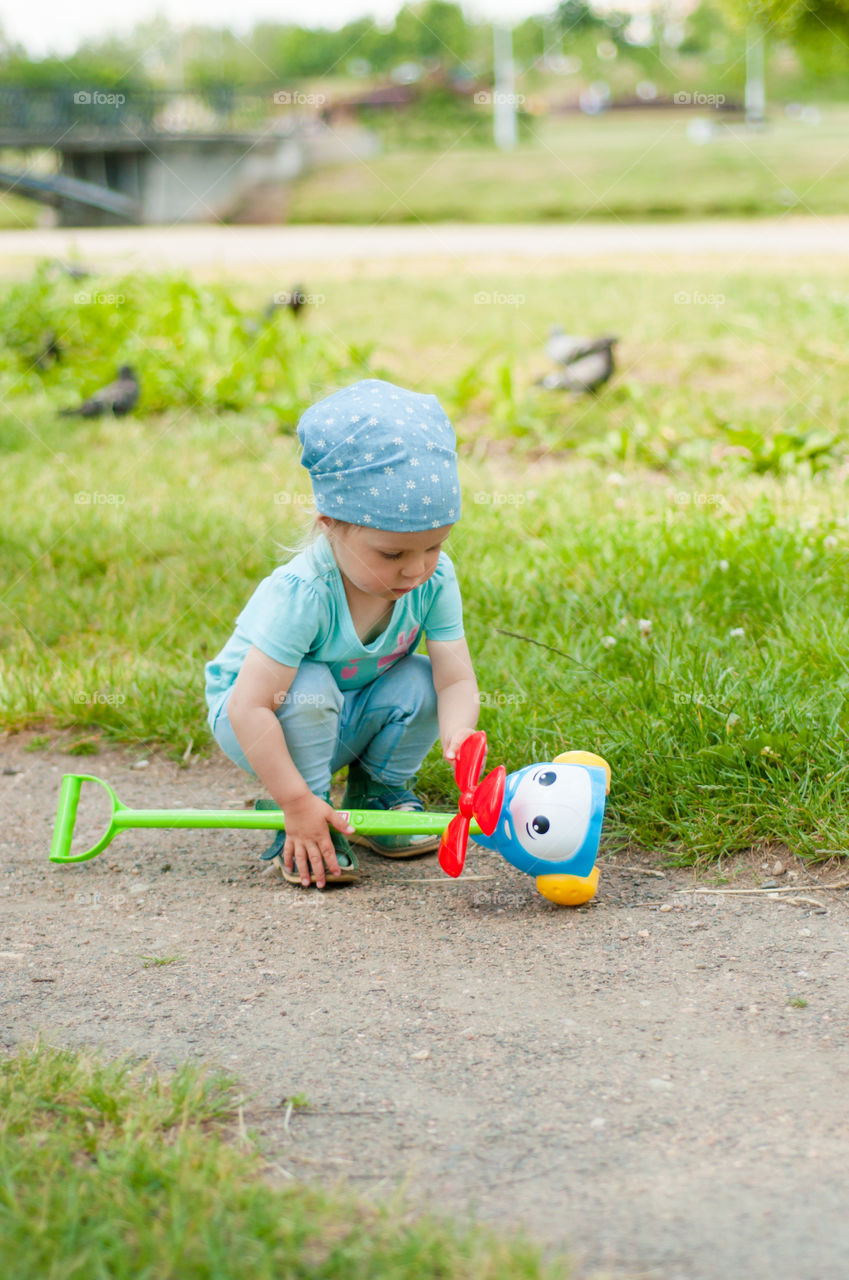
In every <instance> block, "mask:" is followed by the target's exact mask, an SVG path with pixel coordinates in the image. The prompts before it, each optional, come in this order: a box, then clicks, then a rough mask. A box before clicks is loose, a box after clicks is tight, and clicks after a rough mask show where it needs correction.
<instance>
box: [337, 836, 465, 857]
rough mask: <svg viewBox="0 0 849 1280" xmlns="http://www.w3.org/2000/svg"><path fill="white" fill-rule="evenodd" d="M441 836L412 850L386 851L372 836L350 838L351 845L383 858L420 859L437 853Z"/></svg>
mask: <svg viewBox="0 0 849 1280" xmlns="http://www.w3.org/2000/svg"><path fill="white" fill-rule="evenodd" d="M441 839H442V837H441V836H434V837H433V839H432V840H428V841H427V842H426V843H424V844H417V845H415V847H414V848H411V849H392V850H389V849H384V848H382V846H381V845H380V844H379V843H378V842H377V841H376V840H372V839H371V837H370V836H365V835H360V834H359V833H356V832H355V834H354V835H352V836H348V842H349V844H358V845H363V846H364V847H365V848H366V849H370V850H371V851H372V853H379V854H380V856H381V858H420V857H421V856H422V854H424V853H435V852H436V850H437V849H438V848H439V842H440V840H441Z"/></svg>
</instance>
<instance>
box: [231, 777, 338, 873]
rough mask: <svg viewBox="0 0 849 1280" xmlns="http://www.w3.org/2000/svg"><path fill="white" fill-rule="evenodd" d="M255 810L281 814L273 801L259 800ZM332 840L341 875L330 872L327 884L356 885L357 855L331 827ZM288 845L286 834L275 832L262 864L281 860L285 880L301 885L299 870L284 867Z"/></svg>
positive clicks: (326, 795)
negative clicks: (285, 851)
mask: <svg viewBox="0 0 849 1280" xmlns="http://www.w3.org/2000/svg"><path fill="white" fill-rule="evenodd" d="M322 799H323V800H326V801H327V803H328V804H330V792H329V791H328V792H326V793H325V794H324V795H323V796H322ZM254 808H255V809H276V810H277V812H278V813H279V812H280V805H279V804H275V803H274V801H273V800H271V799H264V798H263V799H260V800H257V802H256V804H255V805H254ZM328 829H329V831H330V839H331V840H332V841H333V848H334V849H335V850H336V861H337V862H338V863H339V870H340V871H341V873H342V874H341V875H339V876H334V875H331V874H330V872H329V871H328V873H327V884H356V883H357V882H358V881H359V879H360V867H359V863H358V862H357V859H356V855H355V853H354V851H353V849H352V848H351V846H350V844H349V843H348V841H347V839H346V838H345V836H344V835H343V834H342V832H341V831H337V830H336V829H335V827H329V828H328ZM285 843H286V832H285V831H275V833H274V839H273V840H272V842H271V844H270V845H269V846H268V848H267V849H266V850H265V852H264V853H261V854H260V861H261V862H271V861H272V860H273V859H274V858H279V860H280V870H281V871H282V872H283V879H284V880H287V881H288V882H289V884H300V883H301V876H300V873H299V872H298V871H297V870H292V871H287V870H286V868H285V867H284V866H283V846H284V845H285ZM310 883H311V884H315V876H314V875H312V874H310Z"/></svg>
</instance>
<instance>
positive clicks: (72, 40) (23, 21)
mask: <svg viewBox="0 0 849 1280" xmlns="http://www.w3.org/2000/svg"><path fill="white" fill-rule="evenodd" d="M555 2H556V0H464V2H463V7H464V9H465V10H466V13H467V14H468V15H469V16H470V17H474V18H490V19H499V20H504V21H510V20H513V21H518V20H521V19H522V18H526V17H528V15H529V14H534V13H545V12H546V11H548V10H552V9H554V8H555ZM400 4H401V0H310V3H309V5H304V3H303V0H297V2H296V0H236V2H234V0H164V2H163V0H120V3H119V4H116V2H115V0H75V2H74V3H70V4H69V3H68V0H0V25H2V28H3V31H4V32H5V35H6V38H7V39H8V40H13V41H16V42H18V43H20V44H23V45H24V46H25V48H26V49H27V50H28V51H29V52H30V53H32V54H34V55H36V56H43V55H44V54H47V53H59V54H65V53H70V52H72V51H73V49H74V48H76V46H77V44H78V43H79V42H80V40H82V39H88V38H91V37H99V36H103V35H107V34H108V33H110V32H113V31H116V32H124V31H129V30H131V29H132V27H134V26H135V24H136V23H137V22H143V21H146V20H147V19H149V18H152V17H153V16H154V15H155V14H157V13H164V14H165V16H166V17H167V18H169V19H170V21H171V22H173V23H175V24H186V25H192V24H200V23H202V24H205V25H207V26H213V27H214V26H222V27H230V28H231V29H233V30H235V31H237V32H238V31H247V30H249V29H250V28H251V27H252V26H253V24H254V23H255V22H257V21H260V20H267V19H272V20H276V21H278V22H297V23H301V24H303V23H304V22H305V21H306V22H309V25H310V26H327V27H339V26H342V25H344V23H346V22H350V21H351V20H352V19H353V18H359V17H361V16H362V15H363V14H364V13H371V14H374V15H375V16H376V17H378V18H381V19H387V18H391V17H392V15H393V14H394V13H395V12H396V11H397V10H398V8H400ZM622 7H625V6H624V5H623V6H622Z"/></svg>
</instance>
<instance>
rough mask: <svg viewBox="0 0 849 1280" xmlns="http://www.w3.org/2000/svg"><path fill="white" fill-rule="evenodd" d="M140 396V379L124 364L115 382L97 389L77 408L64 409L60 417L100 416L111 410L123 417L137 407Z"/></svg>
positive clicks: (116, 415) (117, 415)
mask: <svg viewBox="0 0 849 1280" xmlns="http://www.w3.org/2000/svg"><path fill="white" fill-rule="evenodd" d="M138 398H139V380H138V378H137V377H136V375H135V373H134V371H133V370H132V369H131V368H130V366H129V365H128V364H122V365H121V368H120V369H119V370H118V376H117V378H116V379H115V381H114V382H110V383H108V385H107V386H105V387H101V388H100V390H99V391H95V392H94V394H93V395H90V396H89V397H88V399H87V400H83V402H82V404H81V405H78V406H77V408H76V409H62V410H61V412H60V417H62V418H99V417H100V416H101V415H102V414H104V413H110V412H111V413H112V414H113V415H114V416H115V417H116V418H123V416H124V414H125V413H129V412H130V410H131V409H134V408H135V407H136V404H137V402H138Z"/></svg>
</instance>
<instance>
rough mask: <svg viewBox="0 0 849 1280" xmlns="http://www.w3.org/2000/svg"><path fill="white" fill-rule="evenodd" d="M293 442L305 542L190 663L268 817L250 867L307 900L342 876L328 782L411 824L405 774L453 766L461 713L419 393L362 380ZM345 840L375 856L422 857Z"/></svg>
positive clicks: (444, 457) (470, 716) (440, 517)
mask: <svg viewBox="0 0 849 1280" xmlns="http://www.w3.org/2000/svg"><path fill="white" fill-rule="evenodd" d="M298 438H299V440H300V442H301V444H302V446H303V453H302V456H301V462H302V463H303V465H304V466H305V467H306V468H307V470H308V472H309V474H310V478H311V480H312V487H313V494H314V497H315V506H316V512H317V515H316V532H317V534H318V537H317V538H316V540H315V541H314V542H313V543H312V544H311V545H310V546H309V547H308V548H307V550H306V551H304V552H302V553H301V554H300V555H297V556H295V558H294V559H292V560H290V561H289V563H288V564H285V565H282V566H280V568H278V569H275V571H274V572H273V573H272V574H271V575H270V576H269V577H267V578H266V579H265V580H264V581H263V582H261V583H260V585H259V586H258V587H257V589H256V591H255V592H254V594H253V595H252V596H251V598H250V600H249V601H248V603H247V605H246V606H245V608H244V609H243V611H242V612H241V613H240V615H239V617H238V618H237V620H236V629H235V631H234V632H233V635H232V636H231V637H230V639H229V640H228V642H227V644H226V645H225V646H224V648H223V649H222V650H221V652H220V653H219V654H218V656H217V657H216V658H214V659H213V661H212V662H209V663H207V665H206V697H207V702H208V704H209V723H210V727H211V729H212V732H213V734H214V735H215V738H216V740H217V742H218V743H219V745H220V746H221V748H222V749H223V750H224V751H225V752H226V754H227V755H228V756H229V757H230V759H231V760H233V761H234V762H235V763H236V764H238V765H240V766H241V768H243V769H246V770H247V771H248V772H252V773H255V774H256V775H257V777H258V778H259V779H260V780H261V781H262V782H263V783H264V784H265V786H266V787H267V789H268V791H269V793H270V796H271V801H265V802H263V801H260V802H259V805H260V806H261V807H270V808H277V807H279V808H280V809H282V810H283V811H284V813H285V816H286V829H285V831H281V832H279V833H278V835H277V839H276V840H275V841H274V843H273V844H272V846H271V847H270V849H268V850H267V851H266V853H265V854H263V857H264V858H272V857H275V856H277V855H282V865H283V874H284V876H285V877H286V879H287V880H288V881H289V882H290V883H292V884H303V885H309V884H311V883H312V884H315V885H317V886H318V888H320V889H321V888H323V887H324V884H325V882H326V878H327V877H326V872H327V871H329V872H330V873H331V875H332V876H333V877H334V878H335V879H337V880H347V881H353V880H357V879H359V868H358V866H357V861H356V857H355V856H354V853H353V850H352V849H351V846H350V844H349V843H348V841H347V840H346V838H345V836H346V835H352V836H353V828H352V827H351V826H350V825H349V823H348V822H347V821H346V820H345V819H344V818H343V817H342V816H341V815H340V814H339V813H337V812H336V811H335V810H334V809H333V808H332V806H331V804H330V779H331V776H332V775H333V773H335V771H336V770H337V769H341V768H342V767H343V766H344V765H348V784H347V789H346V791H345V796H344V799H343V801H342V808H343V809H419V810H420V809H421V808H422V803H421V801H420V800H419V798H418V797H417V796H416V794H415V792H414V791H412V790H411V787H412V786H413V785H414V784H415V776H414V775H415V774H416V772H417V770H418V768H419V766H420V765H421V763H422V761H423V760H424V758H425V756H426V755H427V754H428V752H429V751H430V748H431V747H432V746H433V744H434V742H435V741H436V739H437V737H439V738H440V740H441V743H442V752H443V756H444V758H445V759H446V760H454V758H455V756H456V753H457V750H458V748H459V746H460V744H461V743H462V742H463V741H464V740H465V739H466V738H467V737H468V736H469V734H470V733H472V732H474V729H475V726H476V724H477V718H478V707H479V700H478V689H477V683H476V681H475V675H474V671H473V669H472V663H471V658H470V656H469V650H468V646H467V644H466V641H465V639H464V638H463V615H462V605H461V601H460V593H459V590H458V587H457V581H456V578H455V575H454V569H453V566H452V564H451V561H450V560H449V559H448V556H447V555H446V554H445V552H444V551H443V550H442V545H443V543H444V542H445V540H446V538H447V537H448V535H449V533H450V532H451V528H452V525H454V524H455V523H456V521H457V520H458V519H459V517H460V484H459V478H458V475H457V454H456V449H455V440H454V431H453V428H452V427H451V424H450V422H449V421H448V419H447V417H446V416H445V413H444V412H443V410H442V408H441V407H440V405H439V402H438V401H437V399H436V397H435V396H429V395H420V394H418V393H416V392H413V391H405V390H404V389H402V388H401V387H396V386H393V385H392V383H389V382H382V381H379V380H378V379H368V380H367V381H364V382H358V383H356V384H355V385H354V386H352V387H347V388H346V389H345V390H343V391H337V392H336V393H335V395H331V396H328V397H327V398H326V399H324V400H321V401H319V403H318V404H316V405H313V406H312V408H310V409H308V410H307V411H306V413H304V415H303V417H302V418H301V421H300V423H299V425H298ZM422 636H424V637H425V640H426V645H427V656H425V655H424V654H418V653H416V649H417V648H418V645H419V641H420V639H421V638H422ZM353 838H354V840H355V842H356V843H359V844H364V845H368V847H369V848H371V849H373V850H374V851H376V852H377V853H381V854H384V855H385V856H387V857H393V858H403V857H412V856H415V855H417V854H420V853H426V852H429V851H430V850H432V849H434V848H436V846H437V844H438V837H432V836H427V835H421V836H412V837H411V836H385V837H380V838H379V839H378V838H375V837H366V836H361V835H355V836H353Z"/></svg>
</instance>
